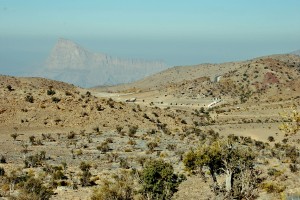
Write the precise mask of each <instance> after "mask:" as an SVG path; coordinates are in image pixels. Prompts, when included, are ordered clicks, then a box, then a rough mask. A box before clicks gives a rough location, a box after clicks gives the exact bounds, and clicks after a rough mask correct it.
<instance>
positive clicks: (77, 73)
mask: <svg viewBox="0 0 300 200" xmlns="http://www.w3.org/2000/svg"><path fill="white" fill-rule="evenodd" d="M166 68H167V65H166V64H165V63H163V62H161V61H144V60H138V59H123V58H117V57H112V56H109V55H106V54H103V53H93V52H90V51H87V50H86V49H84V48H82V47H81V46H79V45H78V44H76V43H74V42H72V41H70V40H66V39H59V40H58V42H57V43H56V45H55V46H54V48H53V50H52V52H51V54H50V55H49V57H48V58H47V60H46V62H45V67H44V68H43V69H41V70H40V71H38V72H37V74H36V75H37V76H42V77H46V78H50V79H54V80H59V81H65V82H68V83H72V84H75V85H78V86H81V87H92V86H97V85H116V84H120V83H129V82H132V81H135V80H138V79H141V78H144V77H145V76H148V75H151V74H154V73H156V72H159V71H161V70H164V69H166Z"/></svg>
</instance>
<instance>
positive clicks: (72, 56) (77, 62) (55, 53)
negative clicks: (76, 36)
mask: <svg viewBox="0 0 300 200" xmlns="http://www.w3.org/2000/svg"><path fill="white" fill-rule="evenodd" d="M90 54H91V53H90V52H89V51H87V50H85V49H84V48H82V47H81V46H79V45H78V44H76V43H75V42H73V41H71V40H67V39H64V38H60V39H58V40H57V42H56V44H55V45H54V47H53V49H52V51H51V53H50V55H49V57H48V59H47V60H46V68H48V69H62V68H64V69H66V68H68V69H75V70H80V69H85V68H86V67H87V66H88V60H89V57H90V56H91V55H90Z"/></svg>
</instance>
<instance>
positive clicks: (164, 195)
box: [141, 160, 185, 200]
mask: <svg viewBox="0 0 300 200" xmlns="http://www.w3.org/2000/svg"><path fill="white" fill-rule="evenodd" d="M183 180H185V177H184V176H183V175H177V174H174V169H173V167H172V165H171V164H169V163H166V162H164V161H163V160H149V161H148V162H146V163H145V167H144V169H143V171H142V173H141V181H142V183H143V189H142V191H143V195H144V197H145V198H147V199H162V200H165V199H171V198H172V196H173V194H174V193H175V192H177V190H178V186H179V184H180V183H181V182H182V181H183Z"/></svg>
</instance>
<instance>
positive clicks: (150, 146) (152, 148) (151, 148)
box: [147, 142, 158, 151]
mask: <svg viewBox="0 0 300 200" xmlns="http://www.w3.org/2000/svg"><path fill="white" fill-rule="evenodd" d="M147 147H148V148H149V150H150V151H153V150H154V149H155V148H156V147H158V144H157V142H148V143H147Z"/></svg>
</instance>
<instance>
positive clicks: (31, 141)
mask: <svg viewBox="0 0 300 200" xmlns="http://www.w3.org/2000/svg"><path fill="white" fill-rule="evenodd" d="M29 142H30V144H31V145H35V136H33V135H32V136H29Z"/></svg>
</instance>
